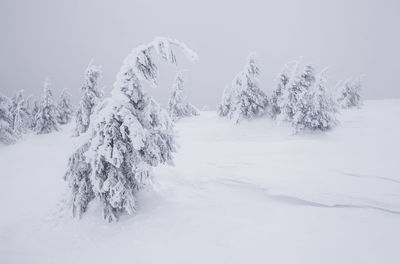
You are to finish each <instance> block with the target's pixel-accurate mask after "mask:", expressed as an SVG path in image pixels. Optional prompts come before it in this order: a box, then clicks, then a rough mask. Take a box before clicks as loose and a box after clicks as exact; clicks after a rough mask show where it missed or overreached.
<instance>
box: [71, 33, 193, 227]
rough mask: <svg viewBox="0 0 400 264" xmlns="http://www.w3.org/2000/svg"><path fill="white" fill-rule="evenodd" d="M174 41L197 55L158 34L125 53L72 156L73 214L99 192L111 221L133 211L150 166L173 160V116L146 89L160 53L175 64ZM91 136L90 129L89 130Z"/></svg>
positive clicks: (105, 213) (174, 143) (79, 212)
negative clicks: (105, 94)
mask: <svg viewBox="0 0 400 264" xmlns="http://www.w3.org/2000/svg"><path fill="white" fill-rule="evenodd" d="M173 47H179V48H181V49H183V51H184V53H185V54H186V55H187V56H188V57H189V58H191V59H195V58H197V55H196V54H195V53H194V52H193V51H191V50H190V49H189V48H187V46H186V45H185V44H183V43H180V42H178V41H176V40H172V39H169V38H156V39H155V40H154V41H152V42H151V43H149V44H147V45H141V46H139V47H137V48H135V49H134V50H133V51H132V52H131V54H129V55H128V57H127V58H126V59H125V61H124V63H123V65H122V67H121V69H120V71H119V73H118V75H117V80H116V82H115V84H114V89H113V91H112V94H111V97H110V98H108V99H106V100H104V101H103V102H102V103H101V105H99V107H98V110H97V112H95V113H94V115H93V119H92V121H91V125H90V127H91V131H89V132H90V133H91V137H90V138H88V139H87V140H86V141H85V143H84V144H83V146H82V147H80V148H79V149H78V150H77V151H76V152H75V153H74V154H73V155H72V157H71V158H70V161H69V165H68V169H67V172H66V174H65V179H66V180H67V181H68V183H69V186H70V188H71V201H72V208H73V212H74V214H75V215H81V214H82V213H83V212H85V210H86V208H87V205H88V203H89V202H90V201H91V200H92V199H94V198H97V199H98V200H100V202H101V204H102V206H103V216H104V219H106V220H107V221H116V220H118V218H119V217H120V215H121V214H124V213H127V214H132V213H133V212H134V211H135V207H136V192H137V190H138V189H140V188H141V187H142V186H143V185H144V184H145V183H146V182H148V181H149V179H150V176H151V172H152V167H156V166H158V165H159V164H161V163H165V162H168V161H171V160H172V153H173V152H174V151H175V150H176V142H175V134H174V129H173V124H174V123H173V122H172V120H171V119H170V118H169V116H168V113H167V112H166V111H165V110H164V109H163V108H161V107H160V106H159V105H158V104H157V102H156V101H155V100H154V99H153V98H152V97H151V96H150V95H149V94H147V92H146V91H145V89H144V84H145V82H147V83H151V84H153V85H156V80H157V76H158V68H157V65H156V64H155V59H156V55H157V56H158V57H160V58H163V59H164V60H166V61H168V62H170V63H172V64H175V63H176V57H175V53H174V51H173V49H172V48H173ZM86 136H89V135H86Z"/></svg>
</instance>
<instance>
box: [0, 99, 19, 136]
mask: <svg viewBox="0 0 400 264" xmlns="http://www.w3.org/2000/svg"><path fill="white" fill-rule="evenodd" d="M10 108H11V101H10V99H9V98H8V97H6V96H3V95H1V94H0V142H2V143H4V144H12V143H15V142H16V141H17V139H18V135H17V134H16V133H15V131H14V130H13V129H12V115H11V113H10Z"/></svg>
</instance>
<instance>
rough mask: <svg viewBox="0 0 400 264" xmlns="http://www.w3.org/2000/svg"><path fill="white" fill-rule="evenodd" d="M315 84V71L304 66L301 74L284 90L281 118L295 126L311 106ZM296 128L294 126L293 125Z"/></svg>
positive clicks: (310, 67) (308, 66)
mask: <svg viewBox="0 0 400 264" xmlns="http://www.w3.org/2000/svg"><path fill="white" fill-rule="evenodd" d="M314 83H315V69H314V67H312V66H311V65H306V66H305V67H304V70H303V72H301V73H300V74H299V75H298V76H295V78H293V80H292V81H291V82H290V84H289V86H288V87H287V89H286V91H285V92H286V94H285V95H284V98H285V99H284V100H283V109H282V110H283V111H282V114H283V117H284V119H285V120H289V121H291V122H292V123H293V124H296V123H297V122H298V121H297V120H294V119H299V120H300V119H301V118H302V116H303V115H305V114H306V112H307V111H308V108H309V107H311V105H312V91H311V89H312V86H313V85H314ZM295 115H296V117H295ZM295 126H296V125H295Z"/></svg>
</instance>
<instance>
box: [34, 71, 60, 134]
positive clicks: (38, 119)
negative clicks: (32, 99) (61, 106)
mask: <svg viewBox="0 0 400 264" xmlns="http://www.w3.org/2000/svg"><path fill="white" fill-rule="evenodd" d="M43 92H44V94H43V97H42V100H41V102H40V106H39V109H38V112H37V113H36V115H35V128H34V131H35V132H36V134H48V133H51V132H54V131H58V130H59V126H58V120H57V116H58V109H57V106H56V105H55V103H54V101H53V93H52V92H51V90H50V80H49V79H46V80H45V82H44V91H43Z"/></svg>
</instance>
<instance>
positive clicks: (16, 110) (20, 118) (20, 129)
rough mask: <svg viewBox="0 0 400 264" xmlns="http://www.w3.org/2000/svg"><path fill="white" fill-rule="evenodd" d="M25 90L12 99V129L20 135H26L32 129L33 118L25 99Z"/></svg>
mask: <svg viewBox="0 0 400 264" xmlns="http://www.w3.org/2000/svg"><path fill="white" fill-rule="evenodd" d="M23 92H24V90H19V91H18V92H17V93H16V94H15V95H14V96H13V98H12V105H11V115H12V129H13V130H14V131H15V132H16V133H18V134H22V133H26V132H28V130H29V129H30V128H31V123H32V116H31V114H30V112H29V110H28V107H27V103H26V101H25V99H24V98H23Z"/></svg>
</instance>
